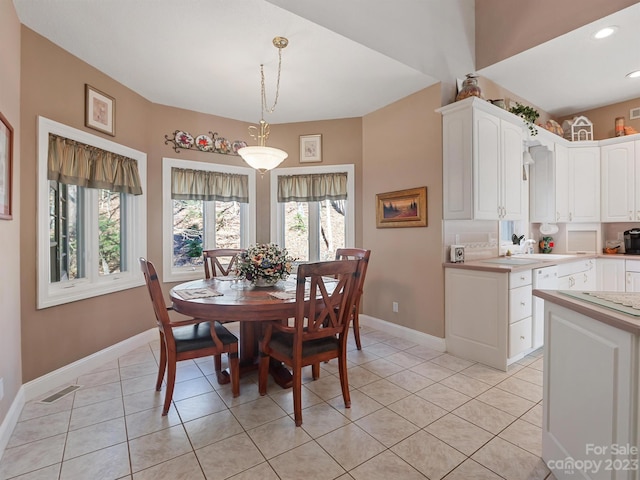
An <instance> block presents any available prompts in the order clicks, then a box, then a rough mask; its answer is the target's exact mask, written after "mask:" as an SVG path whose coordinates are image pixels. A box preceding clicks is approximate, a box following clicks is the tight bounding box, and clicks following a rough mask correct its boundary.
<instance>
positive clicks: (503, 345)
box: [445, 268, 532, 370]
mask: <svg viewBox="0 0 640 480" xmlns="http://www.w3.org/2000/svg"><path fill="white" fill-rule="evenodd" d="M531 303H532V297H531V270H526V271H521V272H510V273H509V272H502V273H497V272H487V271H480V270H467V269H463V268H446V269H445V330H446V333H445V336H446V342H447V351H448V352H449V353H451V354H452V355H456V356H460V357H462V358H466V359H469V360H473V361H476V362H481V363H483V364H485V365H489V366H491V367H494V368H497V369H500V370H506V368H507V366H508V365H509V364H511V363H513V362H515V361H517V360H519V359H520V358H522V356H523V355H524V354H525V352H528V351H530V350H531V346H532V325H531Z"/></svg>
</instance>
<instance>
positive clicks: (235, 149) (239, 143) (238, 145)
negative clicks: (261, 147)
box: [231, 140, 247, 155]
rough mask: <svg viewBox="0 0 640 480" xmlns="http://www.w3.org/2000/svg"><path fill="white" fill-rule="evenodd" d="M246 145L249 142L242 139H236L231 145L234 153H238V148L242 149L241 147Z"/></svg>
mask: <svg viewBox="0 0 640 480" xmlns="http://www.w3.org/2000/svg"><path fill="white" fill-rule="evenodd" d="M246 146H247V142H242V141H240V140H236V141H235V142H233V144H232V145H231V149H232V150H233V153H235V154H236V155H237V154H238V150H240V149H241V148H244V147H246Z"/></svg>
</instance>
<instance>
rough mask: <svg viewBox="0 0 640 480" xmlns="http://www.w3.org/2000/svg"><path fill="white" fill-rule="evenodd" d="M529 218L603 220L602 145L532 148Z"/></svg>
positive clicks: (547, 221) (550, 220) (565, 220)
mask: <svg viewBox="0 0 640 480" xmlns="http://www.w3.org/2000/svg"><path fill="white" fill-rule="evenodd" d="M530 153H531V156H532V157H533V159H534V162H535V163H534V164H533V165H532V166H531V167H530V172H531V186H530V209H531V211H530V221H531V222H535V223H545V222H546V223H570V222H575V223H585V222H599V221H600V200H599V199H600V149H599V148H598V147H596V146H569V147H567V146H565V145H561V144H560V143H556V144H555V146H554V151H553V152H551V151H550V150H548V149H547V148H545V147H533V148H531V149H530Z"/></svg>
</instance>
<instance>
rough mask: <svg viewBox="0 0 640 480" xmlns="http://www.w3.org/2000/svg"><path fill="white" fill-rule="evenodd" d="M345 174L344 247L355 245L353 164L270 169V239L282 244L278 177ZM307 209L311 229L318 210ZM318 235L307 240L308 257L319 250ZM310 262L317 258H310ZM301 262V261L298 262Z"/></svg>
mask: <svg viewBox="0 0 640 480" xmlns="http://www.w3.org/2000/svg"><path fill="white" fill-rule="evenodd" d="M340 172H346V174H347V202H346V203H347V208H346V210H345V219H344V222H345V248H353V247H354V246H355V238H356V235H355V232H356V218H355V176H354V172H355V168H354V165H353V164H344V165H326V166H313V167H287V168H276V169H274V170H271V186H270V187H271V215H272V216H274V215H275V221H273V220H272V222H271V241H272V242H274V243H277V244H278V245H284V244H285V242H284V204H283V203H279V202H278V177H279V176H281V175H282V176H284V175H309V174H323V173H340ZM311 210H312V209H309V230H311V228H312V227H311V222H312V221H313V222H316V223H317V222H318V212H312V211H311ZM318 241H319V236H318V235H314V237H313V238H310V240H309V257H310V258H311V252H313V251H316V250H317V251H319V245H318ZM310 261H311V262H313V261H317V260H310ZM299 263H303V262H299Z"/></svg>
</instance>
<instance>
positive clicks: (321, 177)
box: [278, 172, 347, 202]
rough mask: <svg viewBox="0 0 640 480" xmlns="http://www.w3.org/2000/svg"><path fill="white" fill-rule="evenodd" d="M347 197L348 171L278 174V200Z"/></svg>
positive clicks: (299, 200) (312, 200) (298, 200)
mask: <svg viewBox="0 0 640 480" xmlns="http://www.w3.org/2000/svg"><path fill="white" fill-rule="evenodd" d="M346 199H347V173H346V172H336V173H319V174H315V173H314V174H310V175H280V176H278V202H319V201H321V200H346Z"/></svg>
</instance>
